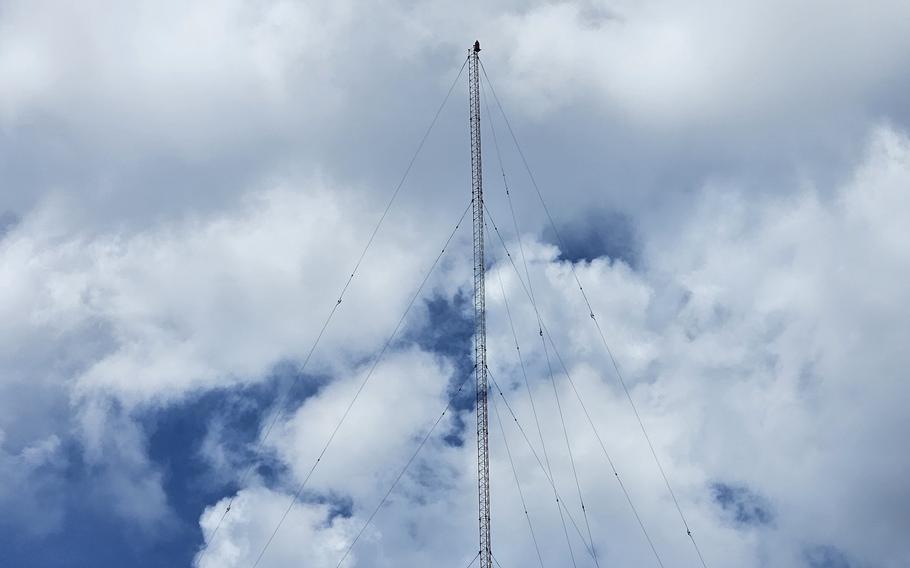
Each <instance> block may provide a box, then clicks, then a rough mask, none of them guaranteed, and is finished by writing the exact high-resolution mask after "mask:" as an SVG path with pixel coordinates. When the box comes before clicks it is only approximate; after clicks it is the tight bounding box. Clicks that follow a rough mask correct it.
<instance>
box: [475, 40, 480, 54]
mask: <svg viewBox="0 0 910 568" xmlns="http://www.w3.org/2000/svg"><path fill="white" fill-rule="evenodd" d="M479 51H480V42H479V41H475V42H474V53H477V52H479Z"/></svg>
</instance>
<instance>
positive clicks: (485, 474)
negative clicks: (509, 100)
mask: <svg viewBox="0 0 910 568" xmlns="http://www.w3.org/2000/svg"><path fill="white" fill-rule="evenodd" d="M479 55H480V42H474V48H473V50H472V51H471V55H470V58H469V61H468V84H469V86H470V92H469V98H470V107H471V192H472V203H473V214H474V362H475V365H476V366H475V367H474V375H475V378H476V386H477V491H478V497H479V504H480V507H479V513H480V514H479V518H480V552H479V554H480V568H492V567H493V549H492V546H491V544H490V460H489V443H488V429H487V423H488V421H487V393H488V391H489V389H488V386H487V321H486V299H485V295H484V276H485V274H484V273H485V269H486V267H485V266H484V258H483V243H484V225H483V218H484V217H483V211H484V208H483V172H482V166H481V161H480V59H479Z"/></svg>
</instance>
